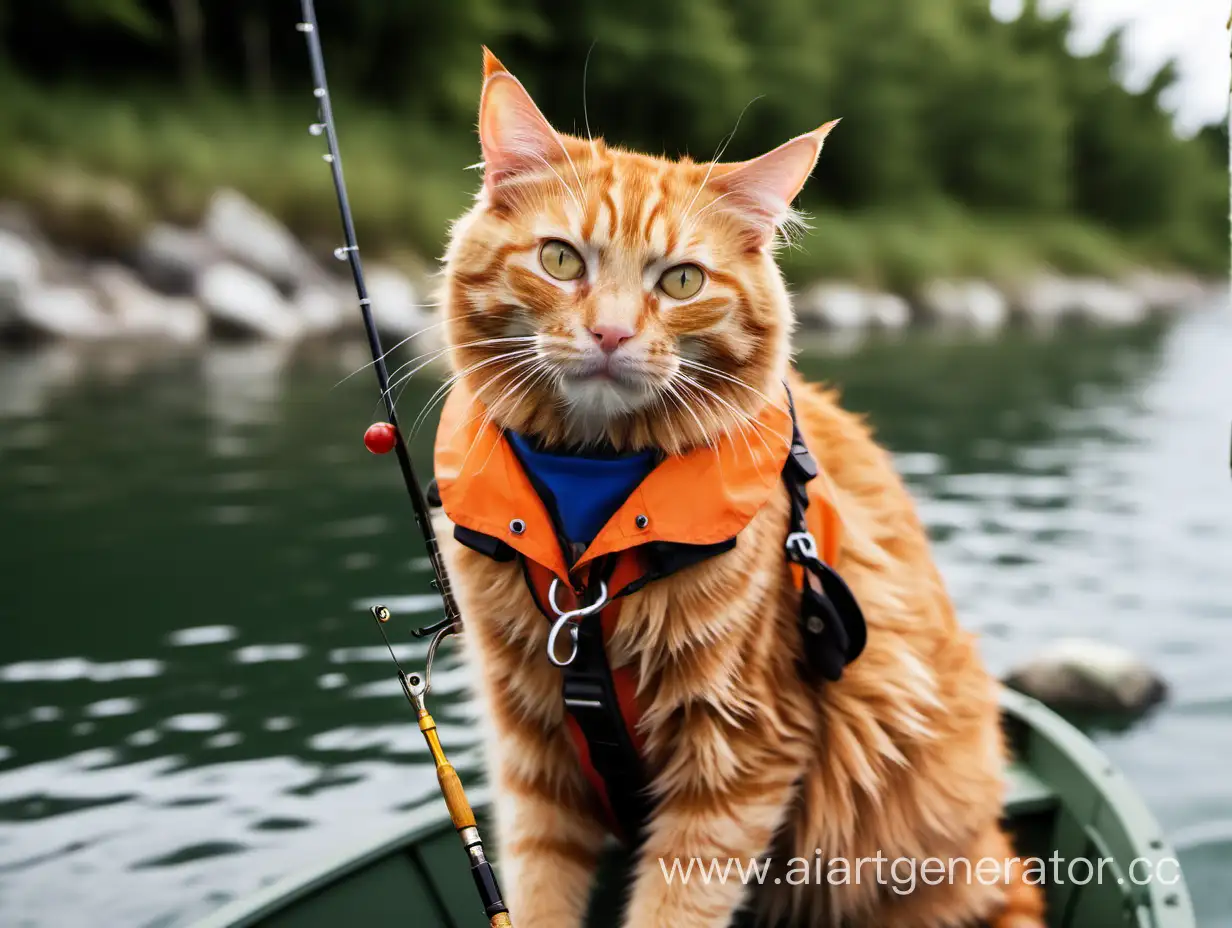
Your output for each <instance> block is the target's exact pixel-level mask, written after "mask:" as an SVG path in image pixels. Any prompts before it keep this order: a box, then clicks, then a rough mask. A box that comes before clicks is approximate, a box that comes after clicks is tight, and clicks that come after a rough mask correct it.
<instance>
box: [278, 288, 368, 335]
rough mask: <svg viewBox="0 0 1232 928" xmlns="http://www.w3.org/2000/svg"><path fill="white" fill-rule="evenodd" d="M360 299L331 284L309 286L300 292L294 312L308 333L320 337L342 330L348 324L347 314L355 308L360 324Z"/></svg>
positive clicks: (292, 309)
mask: <svg viewBox="0 0 1232 928" xmlns="http://www.w3.org/2000/svg"><path fill="white" fill-rule="evenodd" d="M348 299H349V303H348ZM356 299H357V298H356V297H355V296H354V295H353V293H352V291H350V290H345V289H343V288H342V287H341V286H338V285H334V284H332V283H329V282H322V283H317V284H308V285H306V286H304V287H301V288H300V289H299V290H298V291H297V292H296V294H295V297H294V299H293V300H292V301H291V311H292V312H293V313H295V315H296V316H297V317H298V318H299V320H300V322H301V323H303V326H304V329H305V331H307V332H309V333H312V334H314V335H318V334H323V333H327V332H334V331H336V330H337V329H338V328H340V327H341V326H342V325H343V323H345V322H346V321H347V317H346V312H347V309H348V308H349V305H351V304H353V305H354V309H355V319H356V320H358V319H359V305H358V303H357V302H356Z"/></svg>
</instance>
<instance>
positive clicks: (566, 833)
mask: <svg viewBox="0 0 1232 928" xmlns="http://www.w3.org/2000/svg"><path fill="white" fill-rule="evenodd" d="M516 766H518V765H513V764H508V763H502V764H500V765H499V766H498V772H497V783H496V786H497V788H496V790H495V796H496V798H495V800H494V807H495V808H494V811H495V815H496V826H497V838H498V854H499V857H498V864H499V867H500V874H501V888H502V890H503V891H504V896H505V900H506V902H507V903H508V905H509V914H510V917H511V919H512V921H513V923H514V924H515V925H517V926H518V928H580V926H581V924H582V921H583V918H584V917H585V914H586V906H587V903H588V901H589V897H590V889H591V883H592V882H593V879H594V874H595V869H596V866H597V864H598V860H599V854H600V851H601V850H602V847H603V842H604V838H605V835H606V830H605V828H604V826H603V825H602V824H601V823H600V822H599V820H598V819H597V818H596V817H595V816H594V814H593V813H592V811H591V809H590V808H589V807H588V803H587V802H586V801H585V798H584V797H585V794H584V792H583V791H582V790H581V789H578V788H577V787H575V786H573V785H572V784H552V783H550V782H549V781H548V780H547V779H546V778H544V777H541V776H536V775H533V774H529V772H528V771H527V770H525V769H521V770H519V769H511V768H514V767H516Z"/></svg>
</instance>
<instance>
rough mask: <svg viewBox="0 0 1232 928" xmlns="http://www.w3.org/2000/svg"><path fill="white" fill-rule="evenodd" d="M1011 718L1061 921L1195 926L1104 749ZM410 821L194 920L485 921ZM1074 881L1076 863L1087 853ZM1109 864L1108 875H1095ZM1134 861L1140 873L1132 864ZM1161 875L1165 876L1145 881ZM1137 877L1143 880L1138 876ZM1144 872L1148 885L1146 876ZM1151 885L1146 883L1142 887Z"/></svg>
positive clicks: (1175, 871)
mask: <svg viewBox="0 0 1232 928" xmlns="http://www.w3.org/2000/svg"><path fill="white" fill-rule="evenodd" d="M1001 702H1002V716H1003V719H1004V721H1005V726H1006V731H1007V734H1008V736H1009V739H1010V743H1011V746H1012V748H1013V751H1014V757H1015V762H1014V764H1013V766H1012V767H1011V769H1010V787H1009V792H1008V796H1007V799H1006V803H1005V820H1006V824H1007V826H1008V827H1009V828H1010V829H1011V830H1012V831H1013V833H1014V835H1015V839H1016V841H1015V852H1016V853H1017V854H1019V855H1020V856H1021V857H1024V858H1029V857H1036V858H1040V859H1042V860H1045V861H1047V860H1048V858H1050V857H1052V856H1053V855H1054V853H1055V854H1059V855H1060V858H1062V859H1063V860H1064V861H1065V863H1063V864H1062V865H1061V871H1060V873H1061V876H1062V879H1061V880H1060V881H1057V882H1053V881H1052V877H1053V870H1054V865H1053V864H1051V863H1049V864H1048V865H1047V867H1046V868H1045V877H1044V889H1045V892H1046V894H1047V899H1048V911H1049V916H1048V922H1049V926H1050V928H1113V926H1117V928H1194V926H1195V924H1196V922H1195V921H1194V915H1193V907H1192V904H1191V902H1190V898H1189V892H1188V890H1187V889H1186V886H1185V882H1184V878H1183V876H1182V875H1181V873H1180V871H1179V868H1178V867H1176V866H1175V864H1174V863H1173V862H1174V861H1175V859H1176V854H1175V852H1174V851H1173V850H1172V849H1171V847H1170V846H1169V845H1168V843H1167V842H1166V841H1165V840H1164V838H1163V835H1162V833H1161V831H1160V829H1159V825H1158V824H1157V823H1156V821H1155V819H1154V818H1153V817H1152V815H1151V814H1150V812H1149V811H1148V810H1147V809H1146V806H1145V805H1144V804H1143V802H1142V800H1141V798H1140V797H1139V796H1138V794H1137V793H1136V792H1135V791H1134V789H1133V787H1132V786H1131V785H1130V784H1129V783H1128V782H1127V781H1126V780H1125V778H1124V777H1123V776H1122V775H1121V774H1120V773H1118V772H1117V771H1116V769H1115V768H1113V766H1112V764H1111V763H1110V762H1109V761H1108V759H1107V758H1106V757H1105V756H1104V755H1103V753H1102V752H1100V750H1099V749H1098V748H1096V747H1095V745H1094V744H1093V743H1092V742H1091V741H1090V739H1088V738H1087V737H1086V736H1084V735H1083V734H1082V733H1081V732H1079V731H1078V730H1077V729H1076V728H1074V727H1073V726H1071V725H1070V724H1069V723H1067V722H1065V721H1064V720H1062V719H1061V718H1060V717H1059V716H1057V715H1055V714H1054V713H1052V712H1050V711H1049V710H1048V709H1046V708H1044V707H1043V706H1042V705H1040V704H1039V703H1037V702H1035V701H1034V700H1031V699H1027V698H1026V697H1023V696H1020V695H1019V694H1017V693H1013V692H1010V691H1005V692H1004V693H1003V695H1002V700H1001ZM427 811H430V812H432V813H433V814H432V816H431V818H421V819H420V820H417V821H413V822H411V823H408V824H406V825H405V826H404V827H403V828H401V829H400V830H398V831H397V832H394V833H391V834H388V835H385V836H378V837H375V838H373V839H372V840H371V841H369V842H368V843H367V844H365V845H362V846H360V847H357V848H354V849H353V850H352V851H351V852H350V853H347V854H342V855H338V856H336V857H333V858H331V859H329V860H326V861H322V862H321V863H320V864H318V865H317V866H316V867H314V868H312V869H311V870H309V871H307V872H305V873H300V874H296V875H293V876H291V877H288V878H287V879H284V880H282V881H280V882H278V883H277V884H275V885H273V886H271V887H269V888H268V889H266V890H264V891H262V892H260V893H257V894H254V895H253V896H251V897H248V898H245V899H240V900H238V901H237V902H235V903H233V904H231V905H229V906H227V907H225V908H223V909H221V910H219V911H218V912H216V913H214V914H213V915H212V916H210V917H208V918H206V919H205V920H204V921H202V922H199V923H198V924H197V925H195V926H194V928H337V926H338V925H346V924H352V925H355V924H378V923H380V922H381V921H382V920H385V919H388V920H390V923H391V924H393V923H397V922H409V924H411V925H414V926H415V928H484V926H486V925H487V924H488V921H487V919H486V918H484V917H483V913H482V911H480V909H479V903H478V897H477V896H476V894H475V890H474V887H473V885H472V884H471V878H470V870H469V869H468V866H467V862H466V856H465V854H464V853H463V851H462V848H461V845H460V844H459V843H458V838H457V835H456V834H455V833H454V831H453V828H452V827H451V826H450V824H449V820H448V818H447V817H446V816H445V815H444V809H443V806H442V807H441V811H440V812H439V813H437V812H436V810H435V809H432V810H427ZM1080 858H1081V859H1084V860H1087V861H1090V862H1091V866H1092V869H1091V870H1090V871H1088V870H1087V868H1086V867H1085V865H1083V864H1076V865H1074V867H1073V871H1072V872H1073V873H1074V877H1075V879H1074V881H1071V880H1070V878H1069V876H1068V875H1067V867H1068V866H1069V864H1070V863H1071V862H1073V861H1075V860H1078V859H1080ZM1099 860H1103V861H1104V863H1103V864H1102V879H1100V880H1096V879H1094V878H1091V879H1090V880H1089V881H1087V882H1085V883H1083V880H1084V879H1085V878H1086V877H1087V876H1088V872H1089V873H1094V872H1095V868H1097V867H1099V866H1100V865H1099V864H1098V863H1097V861H1099ZM1135 860H1137V861H1141V862H1140V863H1138V864H1136V866H1135V870H1134V873H1133V874H1130V872H1129V868H1130V865H1131V863H1133V862H1134V861H1135ZM1148 874H1152V875H1155V876H1157V877H1158V878H1157V879H1153V880H1150V881H1149V882H1148V881H1147V880H1146V879H1145V877H1146V875H1148ZM1131 876H1132V877H1133V879H1131ZM1135 880H1137V882H1135ZM623 881H624V874H623V869H622V865H621V862H620V861H619V860H615V859H613V860H610V861H607V862H606V863H605V865H604V868H603V870H602V871H601V877H600V880H599V887H600V888H599V890H598V891H597V892H596V894H595V904H594V905H592V916H591V918H590V919H589V922H588V926H589V928H605V926H607V925H610V924H611V923H612V913H613V912H614V911H616V910H617V908H618V906H617V904H616V901H615V900H616V899H618V898H619V896H620V893H621V890H622V888H623ZM1140 883H1141V884H1143V885H1139V884H1140Z"/></svg>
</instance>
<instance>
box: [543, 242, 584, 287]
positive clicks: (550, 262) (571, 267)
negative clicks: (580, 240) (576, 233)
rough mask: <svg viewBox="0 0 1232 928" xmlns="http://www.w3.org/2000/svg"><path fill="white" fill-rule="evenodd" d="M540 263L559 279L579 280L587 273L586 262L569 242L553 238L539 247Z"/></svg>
mask: <svg viewBox="0 0 1232 928" xmlns="http://www.w3.org/2000/svg"><path fill="white" fill-rule="evenodd" d="M539 263H540V264H542V265H543V269H544V270H545V271H547V272H548V273H549V274H551V275H552V276H553V277H555V278H556V279H557V280H577V279H578V278H579V277H581V276H582V275H583V274H585V273H586V264H585V262H584V261H582V256H581V255H579V254H578V253H577V249H576V248H574V247H573V246H572V245H570V244H569V243H568V242H562V241H560V240H558V239H551V240H550V241H546V242H544V243H543V247H542V248H540V249H539Z"/></svg>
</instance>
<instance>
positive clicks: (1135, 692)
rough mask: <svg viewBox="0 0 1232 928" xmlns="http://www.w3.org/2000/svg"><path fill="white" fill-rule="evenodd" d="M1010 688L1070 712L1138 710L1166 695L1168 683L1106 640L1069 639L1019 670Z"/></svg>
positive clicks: (1010, 678)
mask: <svg viewBox="0 0 1232 928" xmlns="http://www.w3.org/2000/svg"><path fill="white" fill-rule="evenodd" d="M1005 684H1006V686H1009V687H1010V688H1012V689H1015V690H1018V691H1019V692H1022V693H1026V694H1027V695H1028V696H1033V697H1034V698H1036V699H1038V700H1040V702H1043V703H1045V704H1047V705H1049V706H1052V707H1054V708H1058V709H1068V710H1071V711H1086V712H1095V713H1123V714H1138V713H1141V712H1144V711H1146V710H1147V709H1149V708H1150V707H1151V706H1153V705H1155V704H1156V703H1158V702H1160V701H1161V700H1162V699H1163V698H1164V697H1165V696H1166V695H1167V691H1168V688H1167V684H1166V683H1165V682H1164V681H1163V679H1162V678H1160V676H1159V675H1158V674H1157V673H1155V671H1154V670H1152V669H1151V668H1150V667H1148V666H1146V664H1144V663H1142V662H1141V661H1140V660H1138V658H1136V657H1135V656H1134V655H1133V654H1132V653H1130V652H1129V651H1127V650H1125V649H1124V648H1121V647H1118V646H1116V645H1112V644H1108V643H1107V642H1103V641H1092V640H1086V639H1082V638H1064V639H1061V640H1060V641H1057V642H1056V643H1055V644H1053V645H1051V646H1050V647H1048V648H1046V649H1045V650H1044V651H1042V652H1040V653H1039V654H1038V655H1036V656H1035V657H1033V658H1032V659H1031V660H1029V661H1027V662H1026V663H1024V664H1022V665H1021V666H1019V667H1016V668H1014V669H1013V670H1011V671H1010V673H1009V674H1008V675H1007V676H1006V678H1005Z"/></svg>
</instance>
